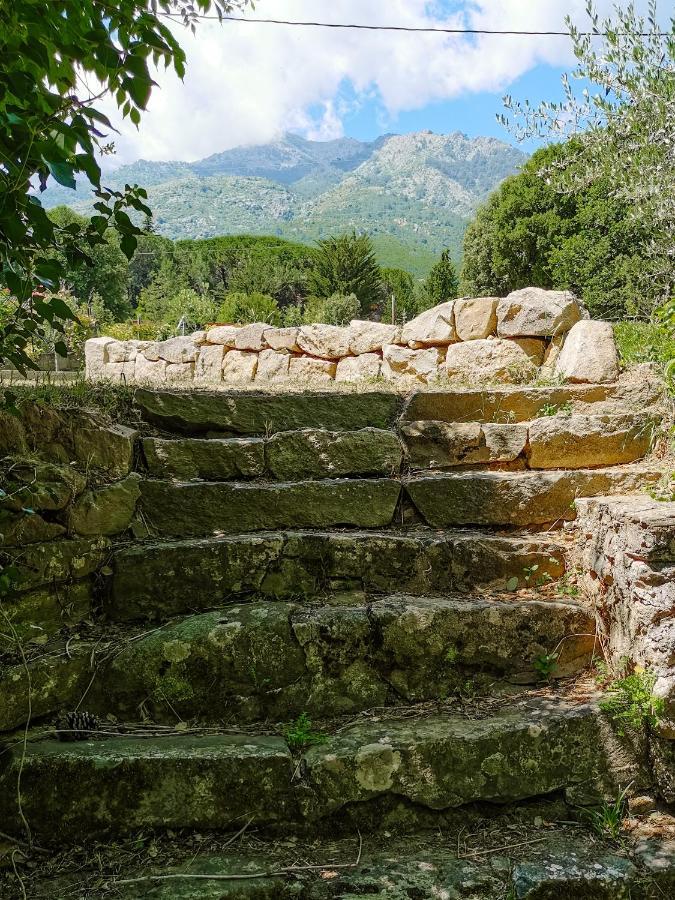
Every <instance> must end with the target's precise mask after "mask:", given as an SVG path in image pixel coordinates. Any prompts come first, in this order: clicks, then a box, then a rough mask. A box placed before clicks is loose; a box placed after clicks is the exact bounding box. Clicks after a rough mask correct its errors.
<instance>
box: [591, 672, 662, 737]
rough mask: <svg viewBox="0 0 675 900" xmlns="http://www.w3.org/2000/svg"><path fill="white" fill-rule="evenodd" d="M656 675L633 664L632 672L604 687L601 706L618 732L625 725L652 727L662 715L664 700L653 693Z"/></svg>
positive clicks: (623, 732)
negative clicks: (605, 690)
mask: <svg viewBox="0 0 675 900" xmlns="http://www.w3.org/2000/svg"><path fill="white" fill-rule="evenodd" d="M655 683H656V675H654V674H653V673H652V672H647V671H645V670H644V669H642V668H641V667H639V666H636V667H635V669H634V671H633V673H632V674H630V675H626V676H624V677H623V678H618V679H617V680H616V681H613V682H612V683H611V684H610V685H609V686H608V688H607V695H606V697H605V699H603V700H601V701H600V709H602V710H603V711H604V712H606V713H607V714H608V715H609V717H610V719H611V720H612V722H613V723H614V725H615V726H616V727H617V731H618V733H619V734H620V735H623V734H625V731H626V728H629V729H631V730H633V731H637V730H638V729H640V728H641V727H643V726H645V725H648V726H651V727H654V726H655V725H657V724H658V722H659V719H660V718H661V716H662V715H663V709H664V701H663V699H662V698H661V697H655V696H654V694H653V693H652V691H653V688H654V684H655Z"/></svg>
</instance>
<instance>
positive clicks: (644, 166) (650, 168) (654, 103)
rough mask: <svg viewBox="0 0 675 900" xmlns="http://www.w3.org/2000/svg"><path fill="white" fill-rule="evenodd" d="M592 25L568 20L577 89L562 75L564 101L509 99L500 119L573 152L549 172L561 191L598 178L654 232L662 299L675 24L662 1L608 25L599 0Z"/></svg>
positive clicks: (674, 261) (669, 233)
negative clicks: (665, 16)
mask: <svg viewBox="0 0 675 900" xmlns="http://www.w3.org/2000/svg"><path fill="white" fill-rule="evenodd" d="M586 14H587V16H588V22H589V26H588V28H584V29H583V30H582V29H581V28H579V27H577V26H575V25H574V23H573V22H572V21H571V19H570V18H569V17H568V18H567V19H566V25H567V27H568V29H569V32H570V35H571V39H572V45H573V49H574V54H575V56H576V58H577V60H578V65H577V68H576V69H575V71H574V72H573V73H572V78H573V80H574V79H576V80H579V79H584V80H585V81H586V82H590V84H591V89H590V90H589V89H588V88H586V87H584V88H583V89H582V90H575V88H574V86H573V84H572V81H570V78H569V76H567V75H565V76H563V89H564V99H563V100H562V101H561V102H559V103H552V102H543V103H541V104H540V105H539V106H538V107H535V106H532V105H530V104H529V103H527V102H526V103H522V104H521V103H516V102H514V101H513V99H512V98H511V97H508V96H507V97H505V100H504V102H505V106H506V109H507V110H509V111H510V113H511V118H510V119H508V118H507V117H506V116H503V115H502V116H500V117H499V118H500V120H501V121H502V124H504V125H506V126H507V127H508V128H509V129H510V130H511V131H512V132H513V133H514V134H515V135H516V136H517V137H518V138H520V139H523V138H526V137H533V136H538V137H545V138H552V139H554V140H558V141H565V140H567V139H569V138H571V137H573V136H576V140H575V147H576V152H575V153H573V154H569V155H566V156H564V157H562V158H561V159H560V160H558V161H557V163H556V164H554V165H551V166H549V167H547V168H545V169H542V171H541V175H542V177H545V178H547V179H550V182H551V183H552V184H553V185H554V186H555V188H556V189H557V190H558V191H560V192H562V193H564V194H569V195H574V194H575V193H577V192H578V191H580V190H584V189H586V188H588V187H590V186H592V185H594V184H596V183H597V182H599V181H602V180H604V181H605V183H606V184H607V185H608V190H609V192H610V196H611V197H613V198H615V199H617V200H619V201H621V202H623V203H626V204H627V205H629V207H630V210H631V215H632V216H633V217H634V219H635V220H636V223H637V224H638V225H639V226H640V227H641V228H642V229H643V230H645V231H646V232H647V233H648V234H649V235H650V239H649V247H648V252H649V255H650V258H651V267H650V271H649V274H648V276H646V277H647V278H648V281H649V282H651V284H650V285H649V288H650V290H649V292H650V293H651V294H655V293H659V294H660V296H661V298H662V299H663V298H665V297H667V296H668V295H669V294H671V293H672V290H673V285H674V282H675V276H674V269H675V19H671V20H670V24H669V26H668V27H667V28H664V24H663V21H659V17H658V9H657V2H656V0H649V4H648V10H647V14H646V15H644V16H643V15H640V14H638V12H637V11H636V8H635V4H634V3H633V2H629V3H627V4H624V5H623V6H619V5H618V4H616V5H615V7H614V13H613V15H612V16H611V17H610V18H605V19H601V18H600V16H599V15H598V13H597V10H596V7H595V3H594V0H588V2H587V5H586Z"/></svg>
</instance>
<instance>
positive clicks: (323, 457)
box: [143, 428, 403, 481]
mask: <svg viewBox="0 0 675 900" xmlns="http://www.w3.org/2000/svg"><path fill="white" fill-rule="evenodd" d="M143 451H144V455H145V459H146V462H147V465H148V469H149V471H150V473H151V474H152V475H157V476H160V477H164V478H166V477H171V478H182V479H190V478H201V479H204V480H206V481H221V480H223V479H230V478H263V477H267V478H272V479H276V480H279V481H297V480H300V479H303V478H340V477H344V476H347V475H392V474H398V472H399V471H400V468H401V462H402V458H403V451H402V446H401V442H400V440H399V439H398V437H397V436H396V434H395V433H394V432H393V431H387V430H385V429H382V428H362V429H361V430H360V431H326V430H323V429H305V430H303V431H279V432H277V433H276V434H274V435H272V436H271V437H269V438H258V437H250V438H222V439H210V440H209V439H200V438H173V439H169V440H167V439H165V438H157V437H149V438H144V440H143Z"/></svg>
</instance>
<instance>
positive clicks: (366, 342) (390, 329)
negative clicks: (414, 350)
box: [349, 319, 401, 354]
mask: <svg viewBox="0 0 675 900" xmlns="http://www.w3.org/2000/svg"><path fill="white" fill-rule="evenodd" d="M349 330H350V332H351V337H350V340H349V348H350V350H351V351H352V353H356V354H360V353H374V352H376V351H377V350H382V348H383V347H384V346H385V344H397V343H398V342H399V340H400V337H401V329H400V328H399V327H398V326H397V325H387V324H386V323H385V322H367V321H363V320H361V319H353V320H352V321H351V322H350V323H349Z"/></svg>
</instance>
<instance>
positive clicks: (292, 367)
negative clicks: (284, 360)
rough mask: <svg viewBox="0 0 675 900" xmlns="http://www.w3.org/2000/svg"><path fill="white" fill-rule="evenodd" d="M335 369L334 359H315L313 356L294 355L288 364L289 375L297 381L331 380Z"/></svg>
mask: <svg viewBox="0 0 675 900" xmlns="http://www.w3.org/2000/svg"><path fill="white" fill-rule="evenodd" d="M336 370H337V363H336V362H335V360H334V359H317V357H315V356H294V357H292V359H291V361H290V363H289V366H288V374H289V376H290V377H291V378H292V379H293V380H294V381H298V382H302V381H309V382H312V381H333V380H334V379H335V372H336Z"/></svg>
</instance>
